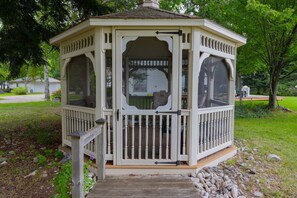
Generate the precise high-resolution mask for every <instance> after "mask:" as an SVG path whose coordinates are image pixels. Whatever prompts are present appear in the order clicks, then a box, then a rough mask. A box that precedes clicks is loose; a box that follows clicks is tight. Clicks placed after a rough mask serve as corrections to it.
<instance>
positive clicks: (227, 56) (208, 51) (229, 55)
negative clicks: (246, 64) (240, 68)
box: [200, 46, 235, 60]
mask: <svg viewBox="0 0 297 198" xmlns="http://www.w3.org/2000/svg"><path fill="white" fill-rule="evenodd" d="M200 51H201V52H204V53H208V54H211V55H214V56H218V57H222V58H228V59H232V60H234V59H235V55H232V54H227V53H224V52H220V51H217V50H213V49H211V48H208V47H204V46H201V48H200Z"/></svg>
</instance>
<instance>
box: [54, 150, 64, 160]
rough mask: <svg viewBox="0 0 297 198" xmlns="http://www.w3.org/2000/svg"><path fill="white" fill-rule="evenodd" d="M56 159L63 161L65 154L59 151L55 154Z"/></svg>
mask: <svg viewBox="0 0 297 198" xmlns="http://www.w3.org/2000/svg"><path fill="white" fill-rule="evenodd" d="M54 157H55V158H57V159H62V158H63V157H64V154H63V152H62V151H60V150H57V151H56V152H55V153H54Z"/></svg>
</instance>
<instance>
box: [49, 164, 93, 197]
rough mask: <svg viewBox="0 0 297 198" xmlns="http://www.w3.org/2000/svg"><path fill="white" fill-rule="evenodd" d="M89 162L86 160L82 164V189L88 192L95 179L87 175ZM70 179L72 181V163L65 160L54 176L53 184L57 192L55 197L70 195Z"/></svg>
mask: <svg viewBox="0 0 297 198" xmlns="http://www.w3.org/2000/svg"><path fill="white" fill-rule="evenodd" d="M90 163H91V162H88V163H86V164H85V166H84V191H85V193H88V192H89V191H90V189H91V187H92V186H93V185H94V184H95V181H94V180H93V179H92V178H90V177H89V172H90V171H89V167H90ZM71 181H72V163H71V161H68V162H66V163H65V164H63V165H62V166H61V169H60V170H59V172H58V174H57V175H56V177H55V178H54V185H55V187H56V190H57V192H58V195H56V196H55V197H57V198H62V197H63V198H66V197H71V196H70V195H71Z"/></svg>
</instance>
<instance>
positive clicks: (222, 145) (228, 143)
mask: <svg viewBox="0 0 297 198" xmlns="http://www.w3.org/2000/svg"><path fill="white" fill-rule="evenodd" d="M231 145H232V141H228V142H226V143H223V144H220V145H219V146H217V147H214V148H212V149H209V150H206V151H204V152H202V153H198V154H197V160H200V159H202V158H204V157H207V156H210V155H212V154H214V153H216V152H218V151H220V150H223V149H225V148H227V147H229V146H231Z"/></svg>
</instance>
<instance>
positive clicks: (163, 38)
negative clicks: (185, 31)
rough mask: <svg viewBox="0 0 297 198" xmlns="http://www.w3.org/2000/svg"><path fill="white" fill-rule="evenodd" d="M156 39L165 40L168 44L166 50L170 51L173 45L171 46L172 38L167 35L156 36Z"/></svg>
mask: <svg viewBox="0 0 297 198" xmlns="http://www.w3.org/2000/svg"><path fill="white" fill-rule="evenodd" d="M156 38H157V39H159V40H160V41H165V42H167V44H168V50H169V51H170V52H171V53H172V50H173V46H172V44H173V43H172V42H173V41H172V38H170V37H168V36H157V37H156Z"/></svg>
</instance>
